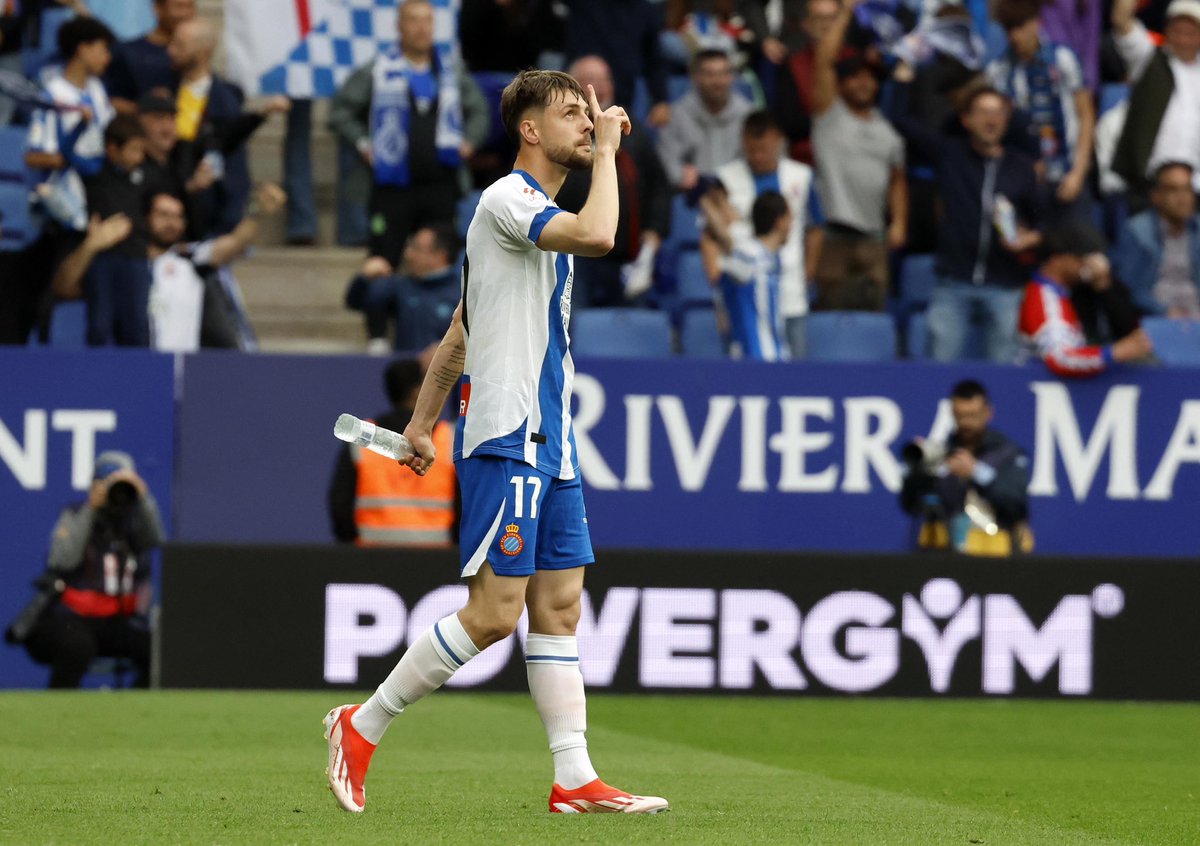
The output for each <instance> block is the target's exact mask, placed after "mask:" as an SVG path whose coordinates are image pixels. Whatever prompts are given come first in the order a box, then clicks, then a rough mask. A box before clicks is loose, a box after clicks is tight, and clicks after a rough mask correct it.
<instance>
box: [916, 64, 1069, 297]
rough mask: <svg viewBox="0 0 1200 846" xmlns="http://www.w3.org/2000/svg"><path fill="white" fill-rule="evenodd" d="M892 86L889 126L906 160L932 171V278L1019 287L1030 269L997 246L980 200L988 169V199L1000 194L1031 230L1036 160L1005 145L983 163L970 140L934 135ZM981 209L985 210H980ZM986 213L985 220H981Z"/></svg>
mask: <svg viewBox="0 0 1200 846" xmlns="http://www.w3.org/2000/svg"><path fill="white" fill-rule="evenodd" d="M909 87H910V86H907V85H897V86H896V89H897V92H898V93H897V103H900V105H898V106H897V107H896V109H895V113H894V116H893V122H894V123H895V125H896V129H897V130H898V131H899V132H900V134H901V135H903V136H904V140H905V141H906V142H907V143H908V145H909V146H908V156H909V160H910V161H914V160H918V161H919V160H923V161H926V162H930V163H933V164H934V165H935V167H936V169H937V176H938V197H939V199H940V201H941V206H942V208H941V217H940V220H939V222H938V245H937V271H938V275H940V276H943V277H946V278H949V279H954V280H958V281H967V282H970V281H973V280H975V278H976V275H977V273H979V275H981V276H982V280H981V281H982V282H984V283H986V284H988V285H995V286H999V287H1003V288H1019V287H1022V286H1024V285H1025V283H1026V282H1027V281H1028V279H1029V271H1030V265H1029V264H1028V263H1027V262H1025V261H1023V259H1022V258H1021V257H1018V256H1016V255H1014V254H1013V253H1012V252H1011V251H1010V250H1008V249H1006V248H1005V247H1004V246H1003V245H1001V244H1000V239H999V235H998V233H997V231H996V228H995V226H994V225H992V220H991V213H992V211H991V210H992V204H991V200H990V198H988V197H987V196H985V190H984V189H985V185H986V183H987V181H988V171H989V169H994V170H995V174H994V177H993V179H994V186H993V189H992V192H991V194H992V196H993V197H994V196H996V195H1000V194H1002V195H1004V196H1005V197H1007V198H1008V200H1009V201H1010V202H1011V203H1012V204H1013V206H1014V207H1015V208H1016V212H1017V218H1018V220H1020V222H1021V223H1022V224H1023V225H1024V226H1026V227H1027V228H1030V229H1036V228H1037V227H1038V224H1039V223H1040V222H1041V220H1042V218H1043V217H1044V209H1045V201H1046V197H1045V192H1044V190H1043V188H1042V186H1041V185H1040V184H1039V183H1038V178H1037V172H1036V171H1035V170H1034V165H1035V163H1036V160H1035V159H1034V158H1033V157H1032V156H1029V155H1027V154H1026V153H1025V152H1024V151H1023V150H1022V149H1021V148H1018V147H1015V146H1012V145H1010V144H1009V143H1008V138H1010V137H1012V131H1011V129H1012V128H1011V127H1010V132H1009V134H1008V135H1006V137H1005V146H1004V152H1003V154H1002V155H1001V156H1000V158H999V159H985V158H984V157H983V156H981V155H979V153H977V152H975V150H974V148H973V147H972V146H971V143H970V139H969V138H968V137H967V136H966V135H965V134H963V133H962V131H961V128H957V129H956V127H957V126H958V121H957V120H953V123H948V124H947V126H946V127H945V128H944V129H943V130H942V131H940V132H938V131H935V130H932V129H930V128H929V125H928V124H926V123H924V122H923V121H921V120H920V119H918V118H917V117H915V116H913V115H912V114H910V113H909V110H908V100H907V97H908V89H909ZM985 205H986V209H985ZM985 214H986V219H985Z"/></svg>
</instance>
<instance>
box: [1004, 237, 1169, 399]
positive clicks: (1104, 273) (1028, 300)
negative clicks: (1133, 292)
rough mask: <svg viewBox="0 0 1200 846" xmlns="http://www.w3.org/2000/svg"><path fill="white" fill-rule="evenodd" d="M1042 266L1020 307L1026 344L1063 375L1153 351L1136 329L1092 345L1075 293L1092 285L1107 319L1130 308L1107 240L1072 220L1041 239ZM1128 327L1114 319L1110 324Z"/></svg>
mask: <svg viewBox="0 0 1200 846" xmlns="http://www.w3.org/2000/svg"><path fill="white" fill-rule="evenodd" d="M1040 252H1041V255H1042V264H1041V266H1040V267H1039V268H1038V272H1037V273H1035V274H1034V277H1033V279H1032V281H1030V282H1029V284H1028V285H1027V286H1026V287H1025V301H1024V303H1023V304H1022V306H1021V321H1020V330H1021V336H1022V339H1023V340H1024V341H1025V343H1026V346H1027V347H1028V348H1030V349H1031V350H1032V351H1033V352H1034V353H1035V354H1036V355H1037V356H1038V357H1039V358H1041V359H1042V360H1043V361H1044V362H1046V366H1047V367H1049V368H1050V369H1051V370H1052V371H1053V372H1054V373H1056V374H1058V375H1059V376H1070V377H1086V376H1094V375H1095V374H1097V373H1101V372H1103V371H1105V370H1107V369H1108V368H1109V367H1110V366H1111V365H1112V364H1113V363H1114V362H1117V363H1125V362H1131V361H1140V360H1142V359H1145V358H1147V357H1148V356H1150V355H1151V353H1153V352H1154V348H1153V346H1152V345H1151V343H1150V339H1149V338H1148V337H1147V336H1146V333H1145V332H1144V331H1143V330H1142V329H1141V328H1137V329H1135V330H1134V331H1132V332H1130V333H1129V334H1127V335H1125V337H1123V338H1121V339H1120V340H1119V341H1116V342H1115V343H1112V344H1090V343H1089V342H1088V339H1087V337H1086V335H1085V334H1084V331H1083V324H1082V323H1081V322H1080V320H1079V315H1078V313H1077V312H1076V310H1075V306H1074V305H1073V304H1072V302H1071V289H1072V288H1074V287H1076V286H1079V285H1088V286H1090V287H1091V288H1092V293H1093V294H1094V296H1095V298H1096V299H1097V300H1098V301H1099V304H1100V307H1101V309H1102V310H1103V311H1105V312H1106V313H1107V314H1109V315H1114V316H1115V315H1117V313H1118V312H1120V311H1121V310H1123V309H1128V307H1129V306H1128V303H1127V301H1125V302H1123V301H1122V298H1121V296H1120V294H1119V292H1118V291H1117V289H1116V288H1115V287H1114V285H1113V278H1112V272H1111V268H1110V267H1109V263H1108V258H1107V257H1106V256H1105V255H1104V239H1103V238H1102V237H1101V236H1100V234H1099V233H1098V232H1096V230H1095V229H1094V228H1092V227H1091V226H1089V225H1087V224H1085V223H1081V222H1079V221H1075V220H1072V221H1069V222H1066V223H1063V224H1061V225H1059V226H1056V227H1054V228H1053V229H1052V230H1051V231H1049V232H1047V233H1046V235H1045V237H1044V238H1043V240H1042V247H1041V251H1040ZM1122 322H1124V321H1123V320H1120V319H1113V317H1110V320H1109V323H1110V324H1111V325H1118V324H1120V323H1122Z"/></svg>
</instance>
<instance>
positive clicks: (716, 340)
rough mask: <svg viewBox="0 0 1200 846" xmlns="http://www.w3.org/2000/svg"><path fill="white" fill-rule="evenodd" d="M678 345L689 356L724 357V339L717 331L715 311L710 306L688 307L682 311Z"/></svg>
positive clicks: (725, 354) (725, 353)
mask: <svg viewBox="0 0 1200 846" xmlns="http://www.w3.org/2000/svg"><path fill="white" fill-rule="evenodd" d="M679 345H680V346H681V347H682V348H683V354H684V355H685V356H688V357H689V358H725V357H726V356H727V355H728V353H727V352H726V350H725V341H724V339H723V338H722V337H721V333H720V332H719V331H717V313H716V311H715V310H714V309H711V308H689V309H688V310H687V311H685V312H684V313H683V320H682V322H681V325H680V329H679Z"/></svg>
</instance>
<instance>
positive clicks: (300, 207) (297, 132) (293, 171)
mask: <svg viewBox="0 0 1200 846" xmlns="http://www.w3.org/2000/svg"><path fill="white" fill-rule="evenodd" d="M283 190H284V191H286V192H287V195H288V203H287V237H288V239H289V240H290V239H304V238H315V237H316V235H317V201H316V195H315V192H314V189H313V171H312V100H292V110H291V111H290V112H288V116H287V135H285V136H284V138H283Z"/></svg>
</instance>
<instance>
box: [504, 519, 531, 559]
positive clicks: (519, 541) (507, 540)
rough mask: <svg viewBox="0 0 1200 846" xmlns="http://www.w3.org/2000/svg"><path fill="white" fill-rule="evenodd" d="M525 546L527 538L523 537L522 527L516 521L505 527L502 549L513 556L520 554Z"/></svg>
mask: <svg viewBox="0 0 1200 846" xmlns="http://www.w3.org/2000/svg"><path fill="white" fill-rule="evenodd" d="M524 548H525V539H524V538H522V537H521V527H520V526H518V525H517V524H516V523H509V524H508V525H507V526H505V527H504V536H503V537H502V538H500V551H501V552H503V553H504V554H505V555H507V556H509V557H510V558H511V557H512V556H515V555H520V554H521V550H522V549H524Z"/></svg>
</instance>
